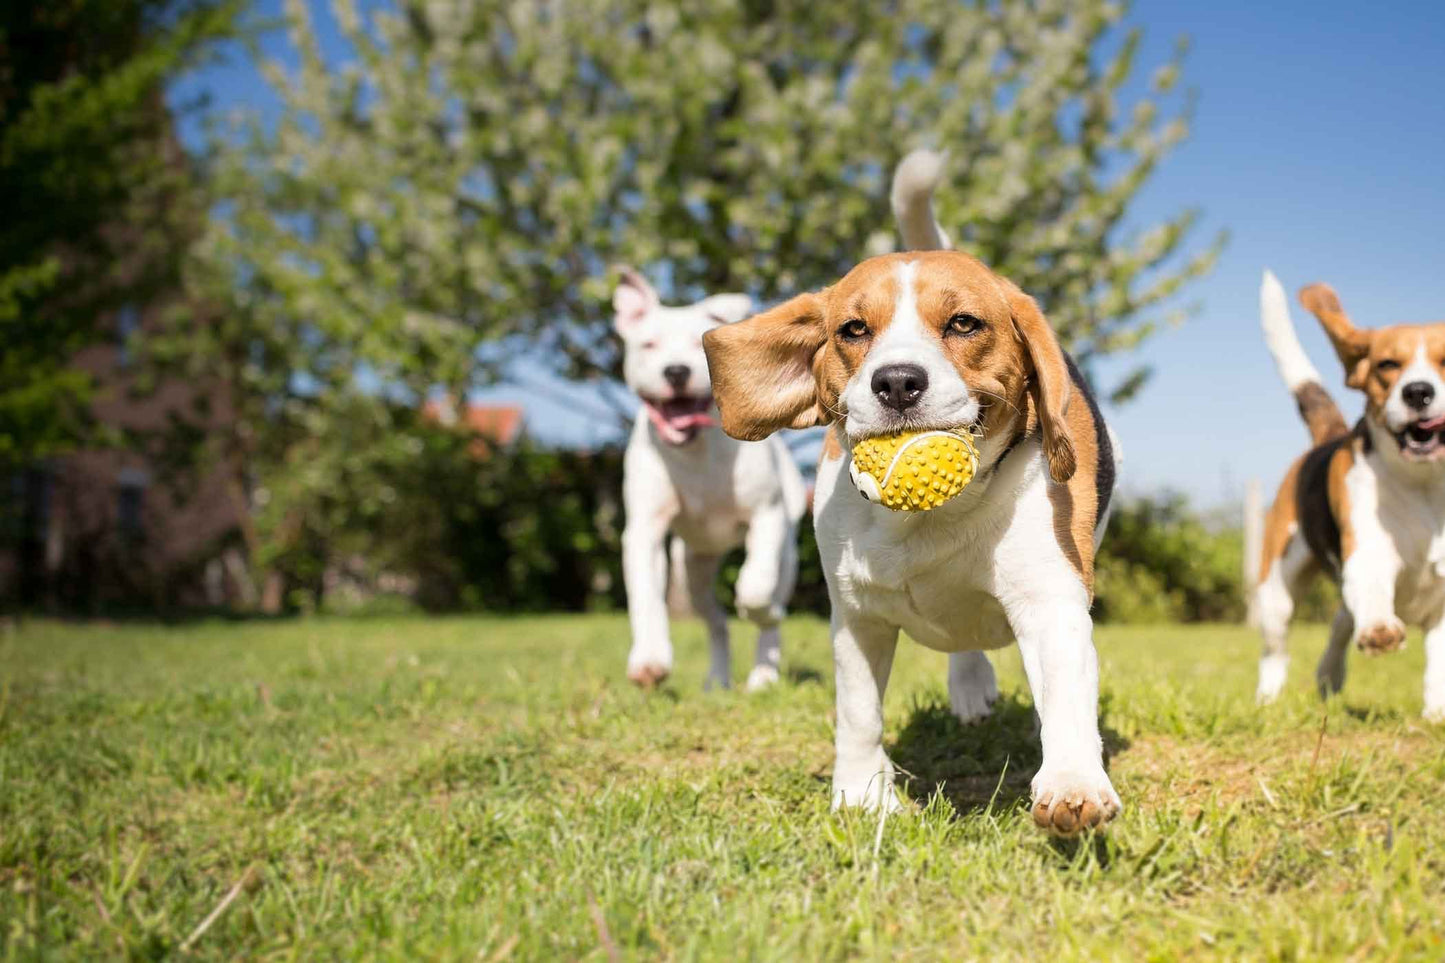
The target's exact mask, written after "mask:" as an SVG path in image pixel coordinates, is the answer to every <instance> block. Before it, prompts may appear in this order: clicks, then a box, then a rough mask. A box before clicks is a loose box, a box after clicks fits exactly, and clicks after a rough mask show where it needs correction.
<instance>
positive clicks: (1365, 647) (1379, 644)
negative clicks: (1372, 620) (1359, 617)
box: [1355, 619, 1405, 655]
mask: <svg viewBox="0 0 1445 963" xmlns="http://www.w3.org/2000/svg"><path fill="white" fill-rule="evenodd" d="M1355 645H1356V646H1358V647H1359V649H1360V651H1361V652H1364V653H1365V654H1366V655H1384V654H1385V653H1387V652H1396V651H1398V650H1400V649H1402V648H1404V647H1405V623H1403V622H1401V621H1400V620H1399V619H1390V620H1389V621H1388V622H1377V623H1376V624H1374V625H1372V626H1370V627H1369V628H1367V629H1365V630H1364V631H1362V632H1361V633H1360V635H1359V638H1358V639H1356V640H1355Z"/></svg>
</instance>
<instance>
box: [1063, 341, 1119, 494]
mask: <svg viewBox="0 0 1445 963" xmlns="http://www.w3.org/2000/svg"><path fill="white" fill-rule="evenodd" d="M1064 364H1066V365H1067V366H1068V368H1069V380H1070V381H1072V382H1073V383H1074V390H1076V391H1078V392H1079V394H1081V395H1083V396H1084V401H1085V402H1087V403H1088V405H1089V414H1090V415H1092V416H1093V418H1094V445H1095V447H1096V448H1097V449H1098V451H1099V465H1098V469H1097V470H1096V471H1095V472H1094V494H1095V495H1096V496H1097V497H1098V502H1097V504H1098V511H1097V513H1096V514H1095V515H1094V518H1095V519H1096V520H1097V519H1100V518H1103V517H1104V513H1105V512H1107V511H1108V510H1109V502H1110V501H1111V500H1112V499H1113V497H1114V482H1115V481H1116V480H1117V479H1116V478H1115V475H1117V474H1118V470H1117V469H1116V468H1115V467H1114V443H1113V442H1112V441H1110V440H1109V429H1108V428H1107V427H1106V426H1105V425H1104V415H1103V412H1101V411H1099V401H1098V399H1097V398H1095V397H1094V392H1093V391H1091V390H1090V389H1089V384H1088V382H1086V381H1085V380H1084V376H1083V374H1082V373H1081V372H1080V371H1079V366H1078V365H1077V364H1075V363H1074V358H1073V356H1072V355H1070V354H1069V353H1068V352H1067V351H1065V352H1064Z"/></svg>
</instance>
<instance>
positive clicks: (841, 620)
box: [833, 602, 900, 812]
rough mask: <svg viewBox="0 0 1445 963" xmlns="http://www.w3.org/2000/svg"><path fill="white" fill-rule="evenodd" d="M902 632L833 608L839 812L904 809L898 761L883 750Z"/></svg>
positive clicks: (835, 781)
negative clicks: (896, 777)
mask: <svg viewBox="0 0 1445 963" xmlns="http://www.w3.org/2000/svg"><path fill="white" fill-rule="evenodd" d="M897 647H898V629H897V628H896V627H894V626H890V625H886V624H884V623H883V622H880V621H878V620H876V619H866V618H862V617H852V618H850V617H846V616H843V615H840V614H839V612H838V607H837V604H836V602H835V604H834V606H833V664H834V673H835V680H836V683H837V703H836V705H837V716H838V721H837V726H836V732H835V735H834V748H835V749H836V757H835V759H834V761H833V808H834V809H839V808H841V807H843V806H862V807H863V808H865V809H877V808H879V807H882V808H883V809H886V810H888V811H890V812H892V811H894V810H896V809H899V808H900V803H899V802H898V794H897V793H896V792H894V790H893V762H892V761H891V760H890V759H889V758H888V754H887V753H885V752H884V751H883V692H884V690H885V689H887V687H888V673H889V671H890V670H891V669H892V668H893V653H894V650H895V649H897Z"/></svg>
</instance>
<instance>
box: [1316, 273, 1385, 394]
mask: <svg viewBox="0 0 1445 963" xmlns="http://www.w3.org/2000/svg"><path fill="white" fill-rule="evenodd" d="M1299 300H1300V304H1303V305H1304V306H1305V310H1306V311H1308V312H1309V313H1310V314H1313V315H1314V316H1315V317H1317V318H1319V319H1320V325H1321V326H1323V327H1324V329H1325V334H1327V335H1329V336H1330V343H1331V344H1333V345H1334V346H1335V354H1337V355H1339V356H1340V363H1341V364H1343V365H1344V366H1345V384H1346V385H1348V386H1350V387H1351V388H1363V387H1364V386H1365V379H1367V378H1368V377H1369V376H1370V338H1371V334H1370V332H1368V331H1361V330H1360V329H1359V328H1357V327H1355V326H1354V324H1353V323H1352V322H1351V321H1350V316H1349V315H1347V314H1345V309H1344V308H1343V307H1341V306H1340V296H1339V295H1338V294H1336V293H1335V289H1334V288H1332V287H1330V286H1329V285H1328V284H1311V285H1310V286H1309V287H1307V288H1303V289H1301V290H1300V293H1299Z"/></svg>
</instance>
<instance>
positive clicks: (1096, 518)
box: [703, 155, 1120, 834]
mask: <svg viewBox="0 0 1445 963" xmlns="http://www.w3.org/2000/svg"><path fill="white" fill-rule="evenodd" d="M937 169H938V165H937V162H936V159H935V158H932V157H931V155H914V156H912V157H910V158H909V159H908V160H905V162H904V164H903V165H902V166H901V167H900V169H899V172H898V174H897V176H896V178H895V181H894V207H895V212H896V213H897V215H898V218H899V221H900V223H901V224H902V225H903V228H904V239H905V241H907V242H908V243H909V244H910V245H912V246H914V247H933V248H937V247H943V246H946V239H945V238H944V237H943V234H942V232H941V231H939V230H938V228H937V225H936V224H934V223H933V219H932V215H931V213H930V212H929V196H930V193H931V190H932V187H933V182H934V180H935V179H936V176H937ZM703 347H704V349H705V350H706V351H707V356H708V366H709V370H710V371H711V374H712V378H713V395H714V398H715V399H716V401H717V404H718V411H719V416H720V420H721V423H722V427H723V430H724V431H726V432H727V433H728V434H730V435H732V436H733V437H735V438H743V439H760V438H766V437H767V436H769V435H771V434H772V433H773V432H775V431H777V430H778V429H780V428H789V427H792V428H801V427H807V426H810V425H828V426H829V428H828V437H827V441H826V444H825V446H824V452H823V460H822V463H821V464H820V465H819V469H818V479H817V485H816V488H815V495H814V503H813V516H814V521H815V526H816V530H817V536H818V549H819V554H820V555H821V557H822V561H823V567H824V571H825V573H826V574H827V579H828V594H829V598H830V600H831V603H832V610H833V615H832V631H833V654H834V663H835V668H836V678H837V730H836V751H837V758H836V761H835V763H834V768H833V804H834V806H865V807H870V808H872V807H883V808H894V807H896V806H898V805H899V803H898V798H897V796H896V794H895V791H894V787H893V777H894V769H893V764H892V762H891V761H890V760H889V758H888V756H887V754H886V753H885V752H884V750H883V694H884V691H885V689H886V688H887V685H888V674H889V670H890V668H891V667H892V665H893V655H894V650H895V647H896V645H897V642H898V633H899V631H900V630H903V631H906V632H907V633H908V635H909V636H910V637H911V638H913V639H915V640H917V641H918V642H919V643H921V644H922V645H925V646H927V647H929V648H932V649H936V650H938V651H942V652H947V653H949V669H948V692H949V702H950V705H951V707H952V709H953V712H954V714H955V715H956V716H957V717H958V718H959V719H961V720H962V721H964V722H972V721H976V720H978V719H981V718H983V717H984V716H986V715H988V713H989V712H990V711H991V707H992V704H993V702H994V701H995V700H996V699H997V697H998V689H997V686H996V685H995V682H994V673H993V667H992V666H991V665H990V663H989V661H988V657H987V656H986V655H985V654H984V653H985V652H986V651H987V650H989V649H997V648H1001V647H1003V646H1006V645H1009V644H1011V643H1013V642H1015V641H1017V643H1018V646H1019V649H1020V651H1021V652H1022V655H1023V663H1024V668H1025V671H1026V673H1027V675H1028V679H1029V685H1030V687H1031V688H1032V690H1033V694H1034V704H1035V706H1036V707H1037V709H1038V713H1039V718H1040V722H1041V724H1042V726H1041V735H1042V740H1043V765H1042V766H1041V767H1040V769H1039V771H1038V773H1037V775H1035V776H1034V779H1033V803H1034V805H1033V816H1034V819H1035V821H1036V822H1037V823H1038V824H1039V825H1040V826H1043V827H1046V828H1048V829H1050V830H1052V831H1054V832H1057V833H1060V834H1070V833H1075V832H1078V831H1080V830H1082V829H1084V828H1086V827H1089V826H1098V825H1101V824H1103V823H1104V822H1106V821H1108V820H1109V819H1111V818H1113V816H1114V815H1115V814H1116V813H1118V812H1119V810H1120V802H1119V797H1118V795H1117V794H1116V793H1115V792H1114V787H1113V786H1112V785H1111V784H1110V782H1109V777H1108V774H1107V773H1105V771H1104V766H1103V759H1102V744H1101V742H1100V738H1099V722H1098V684H1099V683H1098V674H1099V670H1098V661H1097V658H1096V656H1095V653H1094V644H1093V639H1092V631H1093V626H1092V623H1091V621H1090V618H1089V604H1090V602H1091V600H1092V597H1093V580H1094V551H1095V548H1096V547H1097V538H1098V535H1099V534H1100V533H1101V532H1102V531H1103V528H1104V522H1105V518H1106V516H1107V512H1108V507H1109V502H1110V498H1111V496H1112V492H1113V485H1114V476H1115V472H1116V469H1117V461H1116V454H1115V453H1116V451H1117V446H1116V445H1115V444H1114V442H1113V439H1112V436H1111V435H1110V434H1109V431H1108V429H1107V428H1106V427H1105V426H1104V422H1103V418H1102V416H1101V415H1100V413H1099V409H1098V406H1097V405H1096V404H1095V403H1094V401H1093V398H1092V396H1091V395H1090V394H1089V392H1088V388H1087V386H1086V385H1085V383H1084V381H1083V379H1082V377H1080V375H1079V373H1078V370H1077V368H1075V367H1074V365H1073V363H1072V362H1071V361H1070V360H1069V358H1068V356H1067V355H1065V354H1064V352H1063V350H1062V349H1061V348H1060V346H1059V343H1058V340H1057V339H1056V338H1055V337H1054V333H1053V331H1052V329H1051V328H1050V327H1049V324H1048V321H1047V320H1046V319H1045V318H1044V315H1043V313H1042V312H1041V311H1040V310H1039V308H1038V306H1037V305H1036V304H1035V303H1034V300H1033V299H1032V298H1030V297H1029V296H1028V295H1026V294H1024V293H1023V292H1022V291H1021V290H1019V288H1018V287H1016V286H1015V285H1014V284H1013V283H1012V282H1010V281H1008V280H1007V279H1006V278H1003V277H1001V276H999V275H998V274H995V273H994V272H993V271H991V270H989V269H988V268H987V267H985V266H984V265H983V264H981V263H980V262H979V261H977V260H976V259H974V258H972V257H969V256H968V255H965V254H961V253H957V252H953V251H944V250H930V251H915V252H909V253H902V254H890V255H885V256H882V257H875V258H870V259H869V260H866V261H864V262H863V263H861V264H859V265H858V266H857V267H855V268H853V270H851V271H849V272H848V273H847V275H845V276H844V277H843V278H841V279H839V280H838V281H837V282H836V283H835V284H833V285H831V286H830V287H828V288H826V289H824V290H822V291H817V292H810V293H806V294H801V295H798V296H797V297H795V298H793V299H792V300H790V301H787V302H785V303H783V304H780V305H778V306H777V307H774V308H772V309H771V310H769V311H765V312H763V313H762V314H758V315H755V316H753V317H751V318H748V319H746V320H743V321H740V322H737V323H735V324H725V325H720V326H718V327H716V328H714V329H712V330H711V331H708V332H707V333H706V334H705V335H704V336H703ZM859 491H862V492H863V493H864V495H865V497H864V498H860V497H858V492H859ZM890 509H896V510H890Z"/></svg>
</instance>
